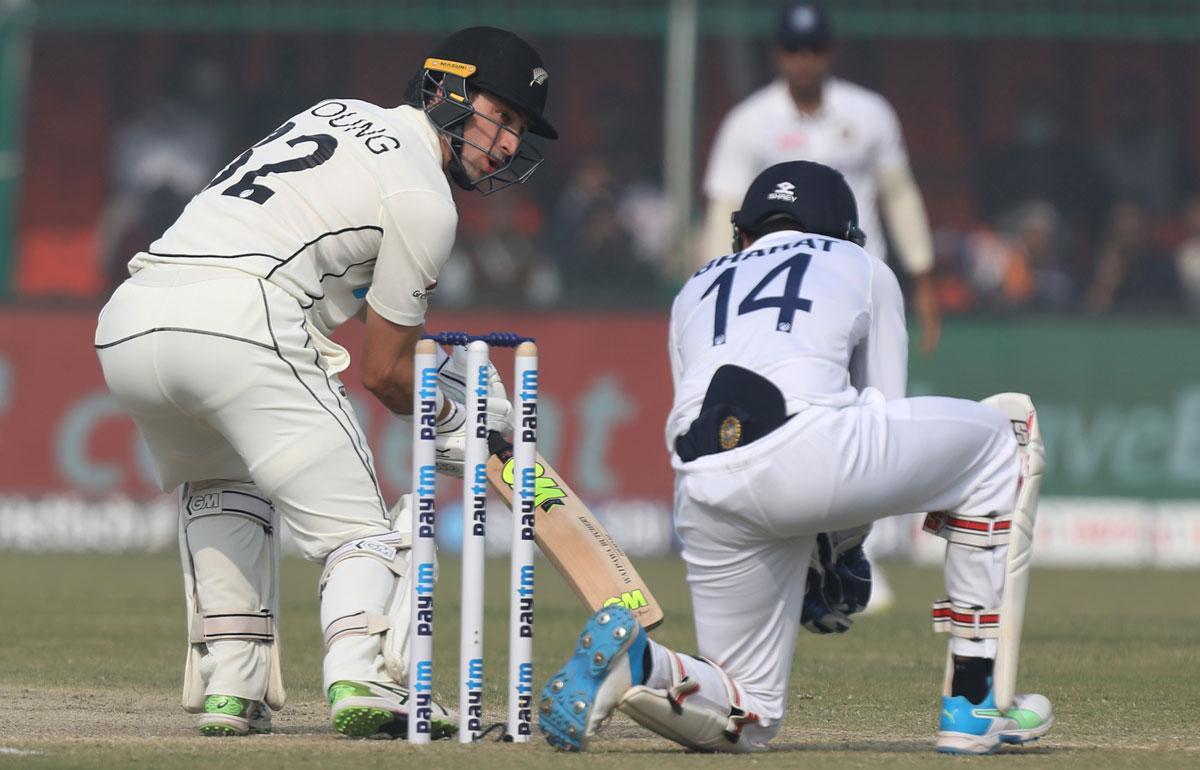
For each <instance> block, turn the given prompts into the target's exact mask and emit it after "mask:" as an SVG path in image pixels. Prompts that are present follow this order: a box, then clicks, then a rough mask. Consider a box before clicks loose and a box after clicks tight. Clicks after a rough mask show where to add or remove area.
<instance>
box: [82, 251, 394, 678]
mask: <svg viewBox="0 0 1200 770" xmlns="http://www.w3.org/2000/svg"><path fill="white" fill-rule="evenodd" d="M318 346H325V349H326V350H328V349H329V346H331V344H330V343H328V341H326V340H324V338H323V337H319V336H318V335H315V334H314V333H311V332H310V327H309V325H308V320H307V319H306V317H305V314H304V311H303V309H302V308H301V307H300V304H299V302H298V301H297V300H296V299H295V298H294V297H292V296H291V295H289V294H287V293H286V292H284V291H283V290H282V289H280V288H278V287H276V286H275V285H273V284H271V283H269V282H266V281H262V280H259V279H258V278H255V277H253V276H250V275H247V274H245V273H242V272H239V271H236V270H230V269H224V268H212V267H201V266H190V265H185V266H171V265H156V266H153V267H149V268H146V269H144V270H142V271H140V272H138V273H137V274H136V275H134V276H133V277H132V278H130V279H129V280H127V281H126V282H125V283H123V284H122V285H121V286H120V287H119V288H118V289H117V290H116V292H115V293H114V294H113V296H112V299H111V300H110V301H109V302H108V304H107V305H106V306H105V308H104V310H103V311H102V312H101V315H100V320H99V324H98V327H97V330H96V348H97V353H98V355H99V357H100V363H101V367H102V369H103V371H104V378H105V381H106V382H107V383H108V387H109V390H110V391H111V392H112V395H113V397H114V398H115V399H116V400H117V402H118V403H119V404H120V405H121V406H122V407H123V408H124V409H125V410H126V411H127V412H128V413H129V414H130V415H131V416H132V417H133V419H134V421H135V422H136V423H137V426H138V428H139V429H140V431H141V433H142V436H143V437H144V438H145V440H146V443H147V444H148V445H149V448H150V451H151V453H152V455H153V457H154V461H155V465H156V467H157V470H158V473H159V481H160V484H161V486H162V488H163V490H164V491H168V490H171V489H173V488H174V487H176V486H178V485H179V484H181V483H184V482H192V483H200V482H210V483H211V482H214V481H219V480H225V481H228V482H234V483H243V484H244V483H252V484H253V485H254V486H255V487H257V491H258V492H259V493H260V494H261V495H262V496H263V497H265V498H267V499H269V500H270V501H271V502H272V503H273V504H274V506H275V509H276V511H278V513H279V515H280V516H281V518H282V519H283V520H284V521H285V522H286V523H287V526H288V528H289V529H290V530H291V532H292V534H293V535H294V537H295V539H296V542H297V544H298V545H299V547H300V548H301V550H302V551H303V553H304V555H305V556H306V557H307V558H309V559H312V560H314V561H321V560H324V559H325V557H326V556H327V555H328V554H329V552H330V551H332V550H333V549H335V548H337V547H338V546H340V545H342V544H343V543H346V542H349V541H351V540H357V539H360V538H367V537H375V536H380V535H387V534H388V533H389V532H390V531H391V528H390V527H389V526H388V521H387V513H386V511H387V506H386V505H385V504H384V502H383V499H382V496H381V495H380V492H379V485H378V483H377V481H376V473H375V467H374V462H373V460H372V457H371V452H370V449H368V447H367V442H366V437H365V436H364V434H363V431H362V430H361V428H360V426H359V423H358V420H357V418H356V417H355V415H354V411H353V408H352V407H351V405H350V402H349V401H348V400H347V398H346V395H345V389H344V388H343V387H342V385H341V383H340V381H339V379H338V377H337V374H336V373H335V372H333V371H329V370H332V369H333V368H334V367H333V366H331V365H330V363H329V360H328V358H327V357H326V354H325V352H323V350H321V349H319V348H318ZM253 528H254V525H252V524H249V523H247V522H244V521H241V522H239V521H238V520H236V519H235V518H234V517H227V516H219V517H206V518H202V519H198V520H196V521H195V522H194V523H193V525H192V526H190V527H189V531H188V542H189V545H190V550H191V552H192V555H193V559H194V561H195V565H196V569H197V580H198V585H197V592H198V595H199V599H200V603H201V606H207V607H230V606H239V604H238V599H239V598H241V597H240V593H244V591H242V589H241V588H239V586H242V584H243V583H245V582H246V581H239V580H232V581H231V580H230V579H228V578H227V577H226V576H228V575H229V574H230V572H229V569H228V568H225V567H224V565H225V564H228V563H230V562H232V564H234V565H237V566H238V567H240V568H241V569H243V570H245V569H246V567H245V566H244V565H245V563H246V561H247V560H250V562H251V563H253V561H254V559H255V558H256V555H257V554H258V547H259V546H258V544H257V543H256V542H254V541H253V538H250V537H249V536H248V534H247V532H244V531H243V530H248V529H253ZM381 569H383V568H382V567H381ZM385 571H386V570H385ZM213 576H215V577H213ZM243 587H244V586H243ZM276 590H278V588H276ZM327 593H328V591H327ZM374 643H375V645H376V646H378V642H377V640H376V641H375V642H374ZM210 648H212V650H211V651H212V652H213V653H214V655H216V656H217V657H218V658H220V660H218V661H217V662H216V664H215V666H216V671H215V673H213V676H212V679H211V681H209V683H208V688H207V689H208V692H210V693H220V694H224V695H239V696H241V697H251V698H260V697H261V692H262V691H263V690H264V689H265V681H266V680H265V676H266V666H265V661H266V658H265V657H263V656H264V655H265V653H264V651H263V645H261V644H257V643H253V642H232V641H231V642H221V643H217V644H215V645H210ZM217 648H225V649H224V650H218V649H217ZM328 663H329V661H328V660H327V666H328ZM368 668H369V669H373V668H374V667H370V666H369V667H368ZM260 685H261V686H260ZM222 688H224V689H222ZM243 692H245V693H249V695H243ZM255 693H258V694H255Z"/></svg>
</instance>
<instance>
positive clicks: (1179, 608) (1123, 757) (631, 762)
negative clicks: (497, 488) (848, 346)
mask: <svg viewBox="0 0 1200 770" xmlns="http://www.w3.org/2000/svg"><path fill="white" fill-rule="evenodd" d="M640 566H641V568H642V570H643V572H644V573H645V576H646V578H647V580H648V582H649V583H650V585H651V586H653V587H654V590H655V592H656V593H657V594H658V596H659V598H660V599H661V600H662V601H663V602H664V603H665V604H666V607H667V620H666V622H665V623H664V625H663V626H662V627H661V628H660V629H659V630H657V631H655V638H657V639H658V640H660V641H662V642H664V643H666V644H668V645H672V646H676V647H678V648H680V649H682V650H684V651H686V650H689V649H691V648H692V647H693V638H692V635H693V630H692V625H691V619H690V614H689V607H690V602H689V599H688V596H687V590H686V586H685V583H684V580H683V570H682V565H681V564H680V563H678V562H677V561H673V560H665V561H645V562H642V563H641V564H640ZM442 567H443V574H442V580H441V583H440V584H439V593H438V601H439V604H438V607H439V614H438V618H439V620H438V625H437V629H436V639H437V641H436V643H435V645H436V648H437V660H436V675H435V682H436V686H437V690H438V693H439V696H440V697H441V698H443V699H446V700H448V701H453V699H455V698H457V686H456V680H457V676H456V668H457V656H458V634H457V631H458V629H457V614H456V613H457V609H458V597H457V593H458V570H457V568H456V567H457V560H456V559H452V558H447V559H445V560H444V561H443V565H442ZM488 569H489V573H488V574H489V578H488V582H489V591H491V593H490V594H489V600H490V603H489V612H488V626H487V631H486V634H487V636H486V638H487V640H488V648H489V655H488V658H487V661H486V666H487V672H488V675H489V681H488V685H487V698H488V708H489V717H493V718H494V719H495V720H499V719H500V718H502V715H503V709H504V705H503V679H504V675H505V672H506V671H507V664H506V654H507V652H506V647H507V639H508V630H507V594H506V588H507V582H508V573H507V563H504V562H499V561H497V562H491V563H489V565H488ZM538 570H539V571H538V594H537V640H536V645H535V646H536V655H537V657H536V661H535V665H536V670H537V675H536V676H537V683H538V686H539V687H540V685H541V684H542V683H543V680H544V679H545V677H546V676H547V675H548V674H549V673H551V672H552V671H553V669H554V668H556V667H557V666H558V665H559V664H560V663H561V662H562V660H563V659H565V656H566V655H567V654H568V653H569V651H570V649H571V646H572V644H573V642H574V638H575V636H576V633H577V631H578V627H579V625H580V623H581V621H582V619H583V617H584V613H583V612H582V611H581V609H580V608H579V607H578V605H577V604H576V602H575V599H574V597H573V596H572V595H571V594H570V592H569V591H568V589H567V588H566V586H565V584H563V582H562V581H561V580H560V579H559V578H558V576H557V574H555V573H554V571H553V568H552V567H550V566H549V565H548V564H546V563H544V562H539V566H538ZM889 575H890V576H891V577H892V582H893V584H894V586H895V588H896V590H897V594H898V597H899V600H898V602H897V606H896V607H895V609H894V610H892V611H891V612H889V613H887V614H884V615H881V616H876V617H868V618H865V619H862V620H861V621H859V622H858V623H856V624H855V626H854V629H853V630H852V631H851V632H850V633H849V634H846V635H843V636H839V637H832V638H831V637H816V636H812V635H809V634H801V637H802V638H801V639H800V644H799V646H798V650H797V657H796V662H795V665H794V667H793V673H792V684H791V693H790V705H789V711H788V716H787V723H786V724H785V726H784V729H783V732H782V734H781V735H780V736H779V738H778V739H777V749H776V750H775V751H773V752H771V753H768V754H759V755H754V756H748V757H728V756H706V755H698V754H690V753H686V752H684V751H682V750H681V749H679V748H678V747H676V746H674V744H671V743H668V742H666V741H664V740H661V739H658V738H654V737H648V734H647V733H645V732H644V731H642V730H641V729H640V728H638V727H637V726H636V725H634V724H633V723H632V722H629V721H627V720H625V718H624V717H622V716H618V717H617V718H616V719H614V721H613V723H612V724H610V725H609V729H608V731H606V733H605V734H604V736H603V738H606V739H605V740H601V741H600V742H598V743H597V744H596V745H595V747H594V750H593V751H592V752H589V753H588V754H587V755H584V756H566V755H562V754H558V753H556V752H554V751H553V750H551V749H550V748H549V747H548V746H547V745H546V744H545V743H544V742H543V741H542V740H541V739H540V737H538V738H535V740H534V741H533V742H532V743H530V744H528V745H508V744H497V743H491V742H489V743H486V744H482V745H475V746H459V745H458V744H457V743H441V744H434V745H432V746H428V747H423V748H420V749H417V748H413V747H410V746H408V745H407V744H405V743H403V742H387V741H354V740H348V739H343V738H340V737H338V736H336V735H335V734H334V733H333V731H332V729H331V728H330V727H329V725H328V719H327V715H326V712H325V708H324V704H323V702H322V699H321V692H320V682H321V678H320V659H321V637H320V632H319V629H318V623H317V597H316V581H317V576H318V568H317V567H316V566H315V565H311V564H306V563H303V562H299V561H288V562H286V563H285V565H284V570H283V583H284V585H283V633H284V676H285V679H286V681H287V686H288V698H289V701H288V707H287V708H286V709H285V710H284V711H283V712H282V713H280V714H279V715H277V717H276V723H275V724H276V733H275V734H274V735H270V736H255V737H251V738H244V739H203V738H199V737H197V736H196V735H195V733H194V727H193V719H194V718H193V717H192V716H191V715H188V714H185V713H184V712H183V711H182V710H181V709H180V707H179V705H178V699H179V692H178V691H179V681H180V677H181V674H182V664H183V657H184V647H183V638H184V610H183V602H182V590H181V578H180V575H179V570H178V567H177V565H176V560H175V558H174V557H173V556H170V555H153V556H144V555H142V556H127V557H118V556H65V555H42V556H34V555H16V554H2V553H0V767H22V768H51V767H55V768H57V767H88V768H101V767H104V768H108V767H113V768H118V767H119V768H176V767H204V768H256V769H258V768H272V767H289V768H309V767H335V766H336V767H339V768H354V769H357V768H374V767H388V768H394V767H404V766H411V764H412V763H418V762H419V765H416V766H418V767H420V768H421V770H435V769H436V768H451V767H466V766H470V765H476V766H477V767H478V768H480V769H482V768H485V767H486V768H509V767H511V768H521V769H522V770H534V769H536V768H550V767H554V768H558V767H566V768H573V767H578V768H583V767H587V768H589V769H590V768H609V767H612V768H617V767H619V768H641V767H648V766H653V767H655V768H656V770H657V769H660V768H661V769H662V770H666V769H668V768H676V767H697V768H699V767H714V766H721V767H727V766H728V767H731V766H735V765H737V766H748V765H754V766H756V767H767V768H774V767H802V766H819V767H839V768H840V767H868V768H872V767H888V768H908V767H943V768H944V767H949V766H952V765H953V766H955V767H958V766H968V765H969V766H979V765H983V764H991V765H1005V766H1020V767H1050V766H1053V767H1055V768H1067V767H1079V768H1083V767H1087V768H1109V767H1140V768H1146V769H1149V768H1160V767H1179V768H1183V767H1189V768H1195V767H1200V602H1198V600H1197V598H1196V597H1197V588H1198V587H1200V573H1197V572H1132V571H1122V572H1115V571H1114V572H1098V571H1051V570H1038V571H1036V572H1035V574H1034V577H1033V582H1032V589H1031V602H1030V610H1029V614H1028V620H1027V622H1026V638H1025V649H1024V650H1023V653H1024V654H1023V656H1022V657H1023V660H1022V667H1021V681H1022V689H1031V690H1036V691H1039V692H1042V693H1045V694H1046V695H1048V696H1049V697H1050V698H1051V699H1052V700H1053V702H1054V706H1055V710H1056V712H1057V719H1058V724H1057V726H1056V728H1055V730H1054V732H1053V733H1051V735H1050V736H1049V737H1048V738H1046V739H1045V740H1043V741H1041V742H1039V743H1036V744H1032V745H1031V746H1030V747H1028V748H1026V749H1017V750H1005V751H1003V752H1002V756H1000V757H981V758H956V757H941V756H937V755H935V754H933V753H932V751H931V749H932V742H933V734H934V729H935V727H934V725H935V719H936V714H937V705H938V700H937V696H938V690H939V686H940V680H941V674H942V665H943V656H944V654H945V653H944V650H945V637H940V636H939V637H935V636H934V635H933V634H932V633H931V632H930V628H929V620H928V616H929V611H928V609H929V602H930V601H931V600H933V599H934V598H937V597H938V596H940V595H941V588H940V584H941V576H940V573H939V572H937V571H934V570H929V569H917V568H912V567H901V566H893V567H891V568H890V569H889ZM17 752H36V753H17Z"/></svg>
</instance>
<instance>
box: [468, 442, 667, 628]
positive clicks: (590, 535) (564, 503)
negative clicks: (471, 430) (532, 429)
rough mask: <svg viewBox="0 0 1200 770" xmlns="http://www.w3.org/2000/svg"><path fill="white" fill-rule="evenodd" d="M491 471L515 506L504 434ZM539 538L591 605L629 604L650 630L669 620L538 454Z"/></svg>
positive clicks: (496, 446)
mask: <svg viewBox="0 0 1200 770" xmlns="http://www.w3.org/2000/svg"><path fill="white" fill-rule="evenodd" d="M489 448H490V449H491V451H492V455H491V457H489V458H488V463H487V476H488V481H489V482H490V483H491V485H492V488H493V489H495V490H496V492H497V493H498V494H499V495H500V497H501V498H503V499H504V501H505V502H506V503H508V504H509V505H512V495H513V459H512V445H511V444H509V443H508V442H507V441H506V440H505V439H504V438H503V437H502V436H500V434H498V433H492V434H491V436H490V437H489ZM536 473H537V479H536V481H535V486H534V489H535V493H534V494H535V504H536V506H537V509H538V510H537V518H536V522H535V524H534V540H535V541H536V542H537V544H538V546H539V547H540V548H541V549H542V553H544V554H546V558H548V559H549V560H550V562H551V563H552V564H554V566H555V568H556V569H557V570H558V571H559V574H561V575H562V576H563V579H565V580H566V581H567V584H568V585H570V586H571V588H572V590H574V591H575V594H576V596H578V597H579V601H580V602H581V603H582V604H583V605H584V607H585V608H586V609H588V610H592V611H594V610H597V609H599V608H601V607H606V606H608V605H610V604H623V605H625V607H627V608H628V609H629V610H630V611H631V612H632V613H633V614H634V617H636V618H637V619H638V622H639V623H641V624H642V627H643V628H645V629H647V630H649V629H652V628H654V627H655V626H657V625H658V624H659V623H662V621H663V610H662V605H660V604H659V603H658V600H656V599H655V598H654V594H652V593H651V592H650V588H649V586H647V585H646V581H645V580H643V579H642V576H641V575H640V574H638V571H637V569H636V568H635V567H634V566H633V562H631V561H630V560H629V557H628V556H626V555H625V552H624V551H623V550H622V549H621V546H619V545H617V543H616V541H614V540H613V539H612V536H610V535H609V534H608V530H606V529H605V528H604V526H603V525H602V524H601V523H600V521H599V520H598V519H596V517H595V516H593V515H592V512H591V511H590V510H589V509H588V507H587V505H585V504H584V502H583V501H582V500H580V499H579V496H578V495H576V494H575V492H574V491H573V490H572V489H571V488H570V487H569V486H568V485H567V483H566V482H565V481H563V478H562V476H561V475H559V474H558V472H557V471H555V470H554V468H552V467H551V466H550V464H549V463H547V462H546V460H545V459H544V458H543V457H542V456H541V455H540V454H539V455H538V456H537V470H536Z"/></svg>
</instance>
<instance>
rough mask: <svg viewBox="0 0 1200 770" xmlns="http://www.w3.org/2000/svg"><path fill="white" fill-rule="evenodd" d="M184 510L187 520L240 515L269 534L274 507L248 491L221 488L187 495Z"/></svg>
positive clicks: (269, 502) (268, 501)
mask: <svg viewBox="0 0 1200 770" xmlns="http://www.w3.org/2000/svg"><path fill="white" fill-rule="evenodd" d="M184 510H186V511H187V514H188V517H187V519H188V521H189V522H191V521H193V520H195V519H198V518H200V517H201V516H241V517H242V518H246V519H249V520H250V521H253V522H254V523H255V524H257V525H259V526H260V527H262V528H263V529H264V530H265V531H266V532H267V534H270V533H271V532H272V529H273V527H272V526H271V512H272V511H274V510H275V508H274V506H272V505H271V501H270V500H266V499H264V498H261V497H258V496H257V495H252V494H250V493H249V492H238V491H236V490H232V489H221V490H216V491H211V492H200V493H197V494H194V495H189V496H188V498H187V500H185V501H184Z"/></svg>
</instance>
